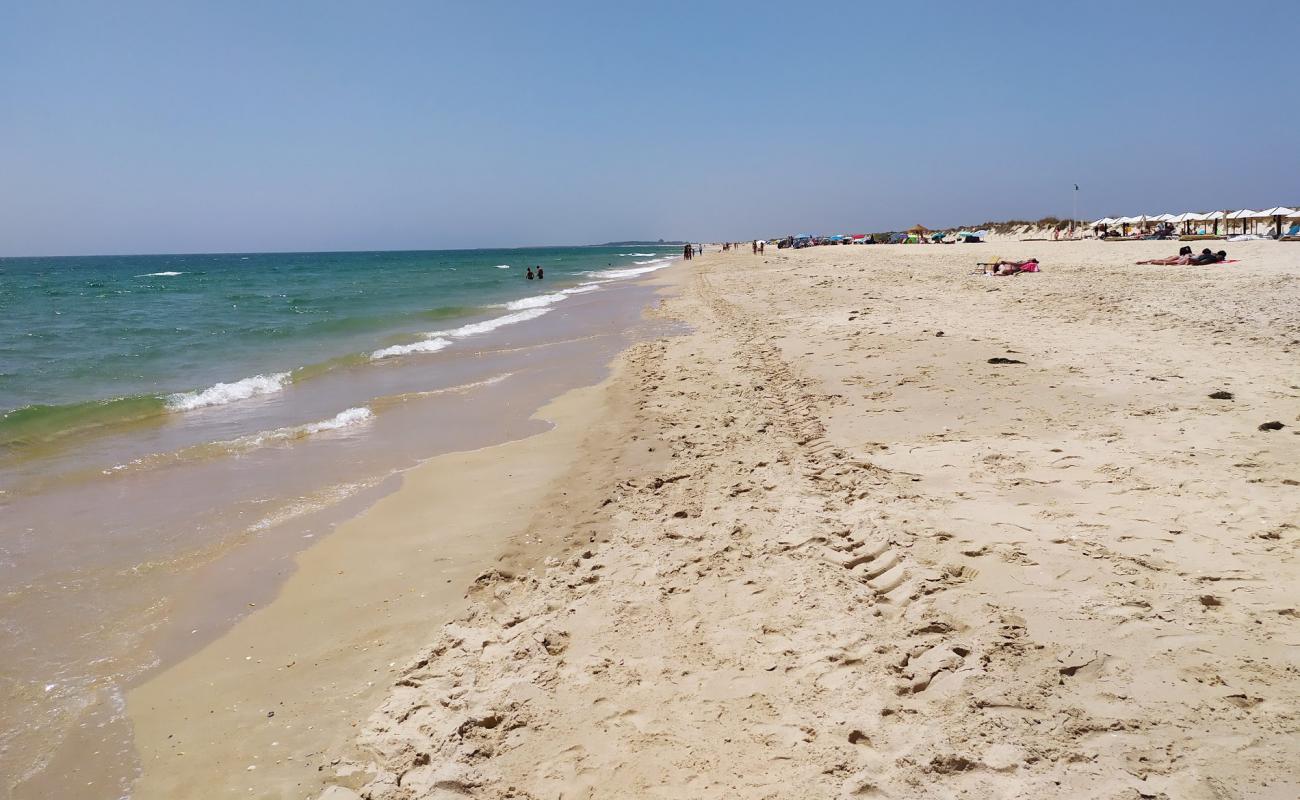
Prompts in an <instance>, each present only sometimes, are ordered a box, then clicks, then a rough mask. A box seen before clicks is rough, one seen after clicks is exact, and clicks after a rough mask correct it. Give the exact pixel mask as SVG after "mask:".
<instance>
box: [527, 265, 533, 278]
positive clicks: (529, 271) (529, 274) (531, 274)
mask: <svg viewBox="0 0 1300 800" xmlns="http://www.w3.org/2000/svg"><path fill="white" fill-rule="evenodd" d="M532 279H533V268H532V267H529V268H528V280H530V281H531V280H532Z"/></svg>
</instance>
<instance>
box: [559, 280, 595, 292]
mask: <svg viewBox="0 0 1300 800" xmlns="http://www.w3.org/2000/svg"><path fill="white" fill-rule="evenodd" d="M598 289H600V283H596V282H592V283H581V284H578V285H577V286H570V287H569V288H568V289H564V290H562V291H561V292H560V294H586V293H587V292H594V291H597V290H598Z"/></svg>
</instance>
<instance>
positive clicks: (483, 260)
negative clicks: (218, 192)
mask: <svg viewBox="0 0 1300 800" xmlns="http://www.w3.org/2000/svg"><path fill="white" fill-rule="evenodd" d="M675 250H676V248H672V247H645V246H636V247H619V248H606V247H578V248H540V249H508V250H470V251H425V252H369V253H367V252H353V253H274V254H256V253H253V254H225V255H150V256H97V257H63V258H6V259H0V452H4V453H7V454H8V455H10V456H14V455H21V453H22V452H23V451H24V450H28V449H33V448H39V447H40V446H42V445H46V444H49V443H52V442H58V441H59V440H62V439H64V438H67V437H69V436H72V435H74V434H79V435H93V434H95V433H96V432H99V431H105V430H112V429H114V428H115V427H119V426H122V425H124V424H131V423H141V422H147V421H148V420H150V419H152V418H158V417H162V416H165V415H169V414H171V415H174V414H183V413H186V412H187V411H192V410H196V409H200V408H209V407H213V406H219V405H223V404H228V403H237V402H240V401H242V400H246V399H249V398H251V397H256V396H260V395H266V394H273V393H275V392H278V391H281V390H282V389H283V388H284V387H286V386H288V385H289V384H293V383H298V382H302V381H307V380H310V379H312V378H314V377H318V376H320V375H322V374H325V373H328V372H330V371H331V370H333V369H336V368H338V367H343V366H355V365H358V364H361V363H364V362H367V361H375V360H382V359H386V358H400V357H402V356H404V355H411V354H419V353H428V352H434V351H436V350H438V349H440V348H442V347H445V346H448V345H449V344H450V343H451V342H453V341H457V340H459V339H464V338H467V337H472V336H473V335H475V334H477V333H481V332H485V331H486V330H490V329H492V328H494V327H499V326H502V325H509V324H513V323H515V322H523V321H527V320H529V319H534V318H537V317H538V316H541V315H543V314H545V313H547V311H548V310H550V309H551V308H553V307H554V305H555V304H556V303H558V302H559V301H561V300H563V299H565V298H566V297H568V296H570V295H571V294H573V293H582V292H586V291H594V290H597V289H599V288H600V287H601V285H602V284H603V283H605V282H610V281H616V280H620V279H624V278H628V277H634V276H635V275H637V274H643V273H645V272H649V271H653V270H654V269H656V268H658V267H661V266H663V265H664V264H665V263H666V259H667V258H669V257H671V256H672V255H674V254H675ZM539 265H540V266H541V267H542V268H543V269H544V270H545V275H546V277H545V280H544V281H541V282H539V281H536V280H534V281H529V280H526V279H525V270H526V268H528V267H536V266H539ZM474 320H477V322H474V323H473V324H467V323H468V322H470V321H474Z"/></svg>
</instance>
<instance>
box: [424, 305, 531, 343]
mask: <svg viewBox="0 0 1300 800" xmlns="http://www.w3.org/2000/svg"><path fill="white" fill-rule="evenodd" d="M548 311H550V309H549V308H527V309H524V310H523V311H516V312H515V313H513V314H506V315H505V316H503V317H496V318H494V319H488V320H484V321H482V322H471V323H469V324H468V325H461V326H460V327H459V328H452V329H451V330H448V331H434V332H433V333H430V334H428V336H431V337H437V336H450V337H452V338H453V339H464V338H465V337H466V336H475V335H477V334H480V333H487V332H488V331H494V330H496V329H497V328H504V327H505V326H506V325H514V324H516V323H520V322H527V321H528V320H530V319H537V318H538V317H540V316H541V315H543V314H545V313H546V312H548Z"/></svg>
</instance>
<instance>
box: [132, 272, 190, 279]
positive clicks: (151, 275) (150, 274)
mask: <svg viewBox="0 0 1300 800" xmlns="http://www.w3.org/2000/svg"><path fill="white" fill-rule="evenodd" d="M184 274H185V273H184V272H146V273H145V274H143V275H136V277H137V278H174V277H176V276H177V275H184Z"/></svg>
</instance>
